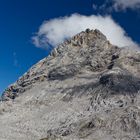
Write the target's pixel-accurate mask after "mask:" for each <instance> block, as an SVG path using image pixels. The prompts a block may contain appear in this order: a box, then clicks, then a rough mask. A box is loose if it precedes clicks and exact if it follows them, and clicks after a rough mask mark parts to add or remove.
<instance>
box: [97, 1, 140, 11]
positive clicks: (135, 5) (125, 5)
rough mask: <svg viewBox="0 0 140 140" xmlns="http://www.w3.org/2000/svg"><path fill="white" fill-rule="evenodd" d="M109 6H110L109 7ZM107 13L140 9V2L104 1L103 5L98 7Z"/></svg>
mask: <svg viewBox="0 0 140 140" xmlns="http://www.w3.org/2000/svg"><path fill="white" fill-rule="evenodd" d="M110 5H111V6H110ZM99 8H100V9H102V10H103V9H104V10H106V11H108V12H112V10H115V11H126V10H127V9H132V10H138V9H140V0H106V1H105V3H104V4H103V5H101V6H100V7H99Z"/></svg>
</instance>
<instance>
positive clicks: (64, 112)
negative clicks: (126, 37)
mask: <svg viewBox="0 0 140 140" xmlns="http://www.w3.org/2000/svg"><path fill="white" fill-rule="evenodd" d="M139 106H140V52H139V51H134V50H133V51H132V50H131V49H128V48H119V47H117V46H114V45H112V44H111V43H110V42H109V41H108V40H107V38H106V37H105V36H104V35H103V34H102V33H101V32H100V31H99V30H97V29H96V30H89V29H87V30H86V31H83V32H81V33H79V34H77V35H75V36H74V37H72V38H71V39H70V40H66V41H65V42H64V43H62V44H60V45H59V46H58V47H57V48H55V49H54V50H53V51H52V53H51V54H50V55H49V56H48V57H46V58H44V59H43V60H41V61H40V62H38V63H37V64H35V65H34V66H33V67H31V69H29V70H28V72H27V73H25V74H24V75H23V76H22V77H20V78H19V79H18V80H17V81H16V82H15V83H14V84H12V85H10V86H9V87H8V88H7V89H6V90H5V91H4V93H3V95H2V102H1V104H0V126H1V127H0V139H1V140H55V139H58V140H59V139H60V140H81V139H82V140H132V139H135V140H139V138H140V108H139Z"/></svg>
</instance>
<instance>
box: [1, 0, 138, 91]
mask: <svg viewBox="0 0 140 140" xmlns="http://www.w3.org/2000/svg"><path fill="white" fill-rule="evenodd" d="M122 1H124V3H117V2H116V1H115V0H110V2H107V1H106V0H59V1H58V0H12V1H11V0H0V92H2V91H3V90H4V89H5V88H6V87H7V86H8V85H9V84H11V83H13V82H14V81H15V80H17V78H18V77H19V76H21V75H22V74H23V73H24V72H26V71H27V70H28V69H29V68H30V67H31V66H32V65H33V64H35V63H36V62H38V61H39V60H40V59H42V58H44V57H45V56H47V55H48V53H49V51H48V50H46V49H42V47H41V46H38V47H36V46H35V45H34V44H33V43H32V39H31V38H32V37H33V36H34V34H35V33H36V32H38V29H39V27H40V25H41V24H42V23H43V22H44V21H48V20H52V19H54V18H58V17H64V16H71V15H72V14H75V13H78V14H80V15H85V16H90V15H96V16H98V15H102V16H105V15H109V16H111V19H113V21H114V22H115V23H117V24H118V25H119V26H120V27H122V28H123V29H124V30H125V32H126V33H127V35H128V36H129V37H131V39H132V40H133V41H135V42H137V44H139V43H140V27H139V25H140V9H139V8H140V7H139V4H140V1H139V0H137V1H138V3H135V4H134V5H132V3H131V5H129V0H127V1H128V2H127V3H125V1H126V0H122ZM79 22H80V21H79ZM45 24H47V23H45ZM53 28H54V27H53ZM110 30H111V29H110ZM43 48H44V47H43Z"/></svg>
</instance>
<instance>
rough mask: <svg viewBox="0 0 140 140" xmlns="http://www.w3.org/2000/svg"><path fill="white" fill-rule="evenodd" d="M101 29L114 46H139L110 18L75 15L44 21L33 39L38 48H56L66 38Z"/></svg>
mask: <svg viewBox="0 0 140 140" xmlns="http://www.w3.org/2000/svg"><path fill="white" fill-rule="evenodd" d="M87 28H90V29H99V30H100V31H101V32H102V33H103V34H105V35H106V36H107V39H108V40H109V41H110V42H111V43H112V44H114V45H117V46H120V47H124V46H137V44H136V43H135V42H134V41H133V40H132V39H131V38H130V37H128V36H127V34H126V32H125V31H124V29H123V28H122V27H121V26H120V25H119V24H117V23H116V22H115V21H114V20H113V19H112V18H111V17H110V16H105V17H103V16H100V15H98V16H96V15H91V16H84V15H79V14H73V15H71V16H65V17H60V18H55V19H52V20H49V21H44V22H43V23H42V25H41V26H40V28H39V31H38V32H37V34H36V35H35V36H34V37H33V38H32V39H33V42H34V44H35V45H36V46H37V47H47V46H48V45H52V46H56V45H58V44H59V43H61V42H63V41H64V40H65V39H66V38H70V37H72V36H74V35H75V34H77V33H79V32H81V31H84V30H85V29H87Z"/></svg>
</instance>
